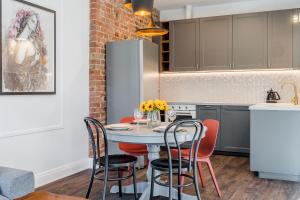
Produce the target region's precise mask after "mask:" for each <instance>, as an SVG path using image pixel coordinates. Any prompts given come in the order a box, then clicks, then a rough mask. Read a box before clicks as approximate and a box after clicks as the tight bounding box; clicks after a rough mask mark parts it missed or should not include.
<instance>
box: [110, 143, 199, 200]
mask: <svg viewBox="0 0 300 200" xmlns="http://www.w3.org/2000/svg"><path fill="white" fill-rule="evenodd" d="M147 148H148V160H149V164H148V169H147V182H138V183H137V192H138V193H142V195H141V196H140V199H139V200H149V199H150V181H151V171H152V168H151V164H150V163H151V161H153V160H155V159H158V158H159V152H160V145H152V144H149V145H147ZM158 174H159V171H155V175H158ZM118 191H119V189H118V186H117V185H116V186H113V187H112V188H111V190H110V192H111V193H118ZM122 192H123V193H125V194H126V193H127V194H133V185H128V186H123V187H122ZM168 194H169V188H168V187H164V186H161V185H157V184H154V196H163V197H168ZM172 196H173V199H177V190H176V189H174V188H173V189H172ZM182 200H197V197H196V196H192V195H188V194H184V193H182Z"/></svg>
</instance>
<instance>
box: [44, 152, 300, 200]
mask: <svg viewBox="0 0 300 200" xmlns="http://www.w3.org/2000/svg"><path fill="white" fill-rule="evenodd" d="M212 163H213V167H214V169H215V172H216V176H217V179H218V182H219V185H220V189H221V191H222V192H223V198H222V199H224V200H227V199H228V200H269V199H270V200H299V199H300V184H299V183H293V182H285V181H270V180H263V179H258V178H257V177H256V176H255V174H253V173H251V172H250V170H249V158H244V157H230V156H213V158H212ZM89 173H90V172H89V171H88V170H86V171H83V172H80V173H78V174H75V175H72V176H70V177H67V178H64V179H62V180H59V181H56V182H54V183H51V184H48V185H46V186H44V187H41V188H39V190H46V191H49V192H53V193H57V194H65V195H74V196H80V197H84V196H85V192H86V189H87V185H88V180H89ZM144 178H145V170H139V172H138V179H140V180H142V179H144ZM205 178H206V180H207V181H206V183H207V184H206V187H205V188H204V189H203V188H202V189H201V196H202V199H203V200H214V199H219V198H218V196H217V193H216V191H215V189H214V186H213V184H212V181H211V179H210V177H209V173H208V171H207V168H206V167H205ZM101 190H102V183H101V182H99V181H96V183H95V184H94V187H93V191H92V194H91V197H90V199H100V195H101V192H100V191H101ZM185 192H187V193H192V194H193V193H194V190H192V189H186V190H185ZM117 197H118V196H117V195H110V194H109V195H108V198H107V199H118V198H117ZM122 199H133V198H132V196H128V195H126V196H124V197H123V198H122ZM158 199H165V198H158Z"/></svg>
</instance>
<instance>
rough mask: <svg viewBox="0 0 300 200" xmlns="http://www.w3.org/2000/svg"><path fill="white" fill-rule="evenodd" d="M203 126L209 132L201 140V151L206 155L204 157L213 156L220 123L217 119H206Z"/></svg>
mask: <svg viewBox="0 0 300 200" xmlns="http://www.w3.org/2000/svg"><path fill="white" fill-rule="evenodd" d="M203 125H204V126H206V127H207V131H206V134H205V137H204V138H203V139H202V140H201V143H200V148H199V151H200V152H202V154H205V155H203V156H211V155H212V154H213V152H214V149H215V146H216V143H217V138H218V133H219V128H220V122H219V121H218V120H215V119H206V120H204V121H203Z"/></svg>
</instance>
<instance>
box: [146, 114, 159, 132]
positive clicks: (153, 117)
mask: <svg viewBox="0 0 300 200" xmlns="http://www.w3.org/2000/svg"><path fill="white" fill-rule="evenodd" d="M147 121H148V123H147V125H148V127H149V128H155V127H158V126H159V125H160V124H161V119H160V111H159V110H154V111H152V112H148V114H147Z"/></svg>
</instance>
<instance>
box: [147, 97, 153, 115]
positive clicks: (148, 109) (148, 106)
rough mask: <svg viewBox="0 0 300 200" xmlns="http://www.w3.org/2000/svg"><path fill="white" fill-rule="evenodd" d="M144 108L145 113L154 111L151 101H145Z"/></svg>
mask: <svg viewBox="0 0 300 200" xmlns="http://www.w3.org/2000/svg"><path fill="white" fill-rule="evenodd" d="M145 107H146V111H147V112H152V111H153V110H154V102H153V101H152V100H149V101H147V103H146V106H145Z"/></svg>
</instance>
